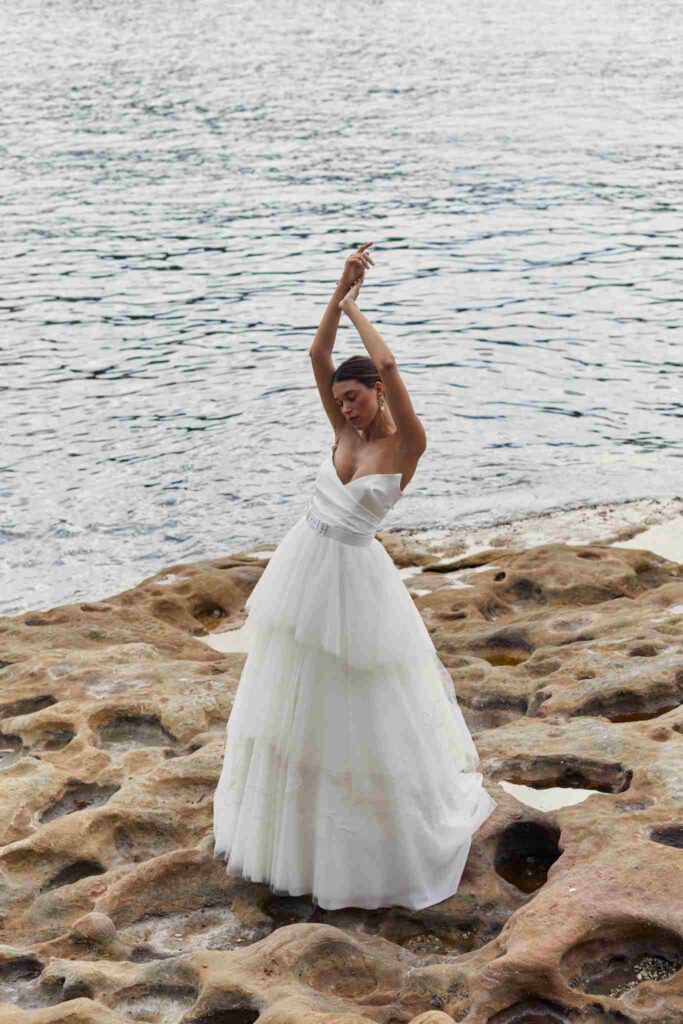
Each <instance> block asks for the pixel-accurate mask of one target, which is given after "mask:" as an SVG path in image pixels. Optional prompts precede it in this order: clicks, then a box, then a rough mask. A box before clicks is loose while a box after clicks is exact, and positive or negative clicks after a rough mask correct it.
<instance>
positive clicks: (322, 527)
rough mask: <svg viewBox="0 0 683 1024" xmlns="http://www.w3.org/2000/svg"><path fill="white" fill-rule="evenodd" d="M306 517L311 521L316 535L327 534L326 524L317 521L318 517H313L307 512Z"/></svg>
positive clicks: (311, 513)
mask: <svg viewBox="0 0 683 1024" xmlns="http://www.w3.org/2000/svg"><path fill="white" fill-rule="evenodd" d="M308 515H309V519H310V520H311V521H312V525H313V529H314V530H315V532H316V533H327V528H328V524H327V523H324V522H323V521H322V519H318V517H317V516H316V515H314V514H313V512H310V511H309V513H308Z"/></svg>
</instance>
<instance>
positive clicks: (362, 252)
mask: <svg viewBox="0 0 683 1024" xmlns="http://www.w3.org/2000/svg"><path fill="white" fill-rule="evenodd" d="M371 245H373V243H372V242H363V244H362V245H361V246H360V247H359V248H358V249H357V251H356V252H355V253H352V254H351V256H347V257H346V262H345V264H344V271H343V273H342V276H341V277H340V278H339V286H340V287H341V288H345V289H348V291H347V292H346V294H345V295H344V298H343V299H342V300H341V302H340V303H339V309H341V310H342V311H343V312H346V307H347V306H349V305H351V303H353V302H355V301H356V299H357V298H358V293H359V291H360V290H361V286H362V284H363V281H364V280H365V271H366V270H367V268H368V267H369V266H370V265H372V266H373V267H374V265H375V261H374V260H373V259H372V257H371V256H369V255H368V253H367V251H366V250H367V249H368V248H369V247H370V246H371Z"/></svg>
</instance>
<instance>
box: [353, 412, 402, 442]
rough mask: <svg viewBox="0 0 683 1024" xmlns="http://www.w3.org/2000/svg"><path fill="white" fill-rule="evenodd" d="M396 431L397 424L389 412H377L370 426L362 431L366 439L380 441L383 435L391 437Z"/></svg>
mask: <svg viewBox="0 0 683 1024" xmlns="http://www.w3.org/2000/svg"><path fill="white" fill-rule="evenodd" d="M395 433H396V424H395V423H394V421H393V420H392V418H391V413H389V412H380V411H378V412H377V415H376V416H375V418H374V420H372V422H371V423H370V426H369V427H366V428H365V430H362V431H361V434H362V435H363V439H364V440H365V441H380V440H381V439H382V438H383V437H391V435H392V434H395Z"/></svg>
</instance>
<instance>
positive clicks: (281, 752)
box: [214, 518, 496, 910]
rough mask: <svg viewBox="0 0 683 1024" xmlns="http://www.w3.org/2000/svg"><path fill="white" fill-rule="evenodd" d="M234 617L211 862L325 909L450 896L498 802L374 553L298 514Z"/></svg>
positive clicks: (434, 662) (416, 621)
mask: <svg viewBox="0 0 683 1024" xmlns="http://www.w3.org/2000/svg"><path fill="white" fill-rule="evenodd" d="M246 609H247V612H248V618H247V622H246V624H245V634H246V636H247V637H248V640H249V653H248V655H247V658H246V661H245V663H244V667H243V670H242V675H241V678H240V683H239V687H238V689H237V693H236V696H235V701H234V704H233V708H232V712H231V714H230V718H229V721H228V724H227V729H226V749H225V755H224V760H223V768H222V771H221V775H220V779H219V782H218V785H217V788H216V792H215V795H214V837H215V848H214V856H215V857H217V858H218V857H220V858H222V859H223V860H224V861H225V862H226V865H227V871H228V872H229V873H230V874H234V875H240V876H243V877H245V878H248V879H250V880H251V881H254V882H262V883H264V884H267V885H268V886H269V888H270V889H271V890H272V891H273V892H275V893H278V894H289V895H293V896H299V895H303V894H310V895H311V898H312V901H313V902H314V903H316V904H318V905H319V906H321V907H323V908H324V909H327V910H334V909H338V908H340V907H365V908H369V909H376V908H377V907H385V906H403V907H409V908H412V909H421V908H423V907H427V906H431V905H433V904H434V903H438V902H439V901H441V900H443V899H446V898H447V897H448V896H450V895H452V894H453V893H454V892H455V891H456V890H457V888H458V885H459V882H460V877H461V875H462V872H463V869H464V867H465V862H466V860H467V855H468V853H469V848H470V844H471V839H472V835H473V833H474V832H475V831H476V830H477V828H478V827H479V826H480V825H481V824H482V822H483V821H485V819H486V818H487V817H488V816H489V814H490V813H491V812H492V810H493V809H494V807H495V806H496V804H495V802H494V800H493V799H492V798H491V797H490V796H489V795H488V793H487V792H486V790H485V789H484V788H483V784H482V775H481V773H480V772H479V771H477V767H478V755H477V751H476V748H475V746H474V743H473V741H472V737H471V735H470V733H469V730H468V728H467V725H466V723H465V721H464V719H463V717H462V712H461V711H460V708H459V706H458V703H457V699H456V695H455V692H454V688H453V682H452V680H451V677H450V675H449V673H448V672H447V670H446V668H445V667H444V665H443V664H442V662H441V661H440V659H439V657H438V655H437V652H436V650H435V648H434V645H433V642H432V640H431V637H430V635H429V632H428V630H427V628H426V627H425V624H424V622H423V621H422V618H421V617H420V614H419V612H418V611H417V609H416V607H415V605H414V603H413V601H412V599H411V597H410V595H409V593H408V591H407V589H406V587H405V584H404V583H403V581H402V579H401V577H400V574H399V572H398V570H397V569H396V566H395V565H394V563H393V562H392V560H391V558H390V557H389V555H388V554H387V552H386V551H385V549H384V548H383V546H382V545H381V544H380V542H379V541H377V540H373V541H372V543H371V544H370V545H368V546H365V547H359V546H353V545H348V544H344V543H342V542H341V541H338V540H335V539H332V538H330V537H329V536H324V535H321V534H318V533H316V532H315V531H313V530H312V529H311V528H310V527H309V525H308V524H307V523H306V521H305V519H304V518H302V519H300V520H298V521H297V522H296V523H295V524H294V526H293V527H292V528H291V530H290V531H289V532H288V533H287V534H286V536H285V537H284V538H283V540H282V541H281V543H280V545H279V546H278V548H277V550H276V551H275V552H274V553H273V555H272V556H271V558H270V561H269V563H268V566H267V567H266V569H265V570H264V572H263V574H262V576H261V578H260V579H259V581H258V583H257V585H256V586H255V588H254V589H253V590H252V592H251V594H250V595H249V597H248V599H247V601H246Z"/></svg>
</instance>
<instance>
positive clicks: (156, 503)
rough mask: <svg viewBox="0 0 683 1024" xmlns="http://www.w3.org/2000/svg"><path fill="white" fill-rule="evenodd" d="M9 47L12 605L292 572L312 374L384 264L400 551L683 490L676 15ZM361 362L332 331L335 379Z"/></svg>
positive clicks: (385, 18) (333, 20)
mask: <svg viewBox="0 0 683 1024" xmlns="http://www.w3.org/2000/svg"><path fill="white" fill-rule="evenodd" d="M354 14H355V15H357V18H356V20H354V19H353V15H354ZM350 23H351V24H353V26H354V27H353V30H352V33H351V36H349V34H348V28H347V27H346V26H347V25H348V24H350ZM2 27H3V43H4V45H3V62H2V65H1V66H0V80H1V82H2V87H3V97H4V103H3V122H4V123H3V171H4V184H5V189H4V197H3V232H2V238H1V239H0V256H1V257H2V260H3V270H4V274H3V290H2V291H3V294H2V299H1V300H0V301H1V302H2V306H3V319H4V331H3V333H2V339H1V341H0V346H1V348H2V352H1V354H0V358H1V359H2V368H3V373H2V380H1V381H0V387H1V388H2V392H3V393H2V398H3V402H2V423H1V424H0V427H1V428H2V454H3V458H2V470H3V475H2V484H1V494H0V496H1V498H2V503H1V509H2V512H1V518H0V541H1V542H2V549H1V550H2V564H3V568H4V572H3V579H2V594H1V597H0V611H2V612H6V613H9V612H17V611H19V610H22V609H25V608H39V607H49V606H51V605H54V604H57V603H62V602H65V601H73V600H77V599H91V600H92V599H95V598H97V597H101V596H104V595H107V594H111V593H113V592H116V591H118V590H121V589H124V588H126V587H129V586H133V585H134V584H135V583H137V582H139V581H140V579H141V578H144V577H145V576H151V575H153V574H154V573H155V572H157V571H159V570H160V569H161V568H163V567H164V566H171V565H174V564H178V563H183V562H188V561H194V560H196V559H199V558H206V557H209V558H211V557H220V556H222V555H225V554H227V553H228V552H231V551H235V550H238V549H239V548H241V547H244V546H248V545H251V544H255V543H259V542H262V541H267V542H269V543H270V542H277V540H278V539H279V538H280V537H281V536H282V535H283V533H284V532H285V530H286V529H287V528H288V527H289V526H290V525H291V524H292V523H293V522H294V521H295V519H296V518H298V517H299V515H301V514H302V513H303V511H304V509H305V506H306V503H307V501H308V497H309V491H310V488H311V486H312V483H313V478H314V475H315V472H316V469H317V467H318V465H319V464H320V461H321V460H322V459H323V458H324V457H326V456H327V454H328V452H329V444H330V442H331V440H332V436H331V429H330V426H329V424H328V423H327V420H326V418H325V415H324V413H323V410H322V407H321V406H320V403H319V399H318V396H317V392H316V390H315V386H314V382H313V377H312V373H311V369H310V366H309V361H308V356H307V351H308V347H309V346H310V343H311V340H312V338H313V335H314V333H315V330H316V327H317V323H318V321H319V319H320V316H321V315H322V312H323V310H324V307H325V305H326V302H327V299H328V297H329V295H330V294H331V290H332V287H333V285H334V282H335V281H336V279H337V277H338V274H339V272H340V269H341V266H342V263H343V259H344V256H345V255H346V254H347V253H348V251H349V250H350V248H351V247H352V246H354V247H355V246H357V245H358V244H359V243H360V242H361V241H365V240H370V239H373V240H374V241H375V247H374V248H375V253H374V258H375V266H374V267H373V268H372V269H371V270H370V271H369V272H368V274H367V277H366V285H365V287H364V289H363V291H362V293H361V297H360V305H361V308H362V309H363V310H364V311H365V312H366V314H367V315H368V316H370V318H371V319H372V320H373V322H374V323H375V324H376V325H377V327H378V329H379V330H380V331H381V333H382V334H383V336H384V337H385V338H386V340H387V342H388V343H389V345H390V346H391V348H392V349H393V351H394V353H395V355H396V357H397V360H398V363H399V367H400V368H401V370H402V372H403V375H404V379H405V381H406V383H407V386H408V388H409V389H410V392H411V395H412V398H413V404H414V406H415V408H416V410H417V412H418V414H419V415H420V416H421V418H422V420H423V422H424V424H425V427H426V429H427V434H428V441H429V447H428V449H427V452H426V453H425V456H424V457H423V460H422V462H421V464H420V466H419V468H418V471H417V473H416V474H415V477H414V478H413V480H412V481H411V484H410V485H409V486H408V488H407V490H406V493H405V496H404V497H403V498H402V500H401V501H400V502H399V504H398V506H397V507H396V508H395V509H394V510H393V512H392V514H391V516H390V518H389V520H388V521H387V527H390V528H394V527H401V526H411V527H417V526H422V527H433V528H438V527H444V526H446V525H450V526H452V525H454V524H458V523H462V524H465V525H468V526H470V527H472V526H475V525H482V524H485V523H494V522H497V521H500V520H504V519H506V518H508V517H510V516H516V515H519V514H521V513H526V512H530V511H542V510H544V509H549V508H558V507H563V506H569V507H571V506H576V505H578V504H580V503H582V502H585V501H591V502H599V501H605V500H624V499H629V498H634V497H644V496H648V495H666V494H670V495H672V494H678V493H681V490H682V489H681V456H682V454H683V446H682V444H681V417H682V416H683V401H682V400H681V373H682V369H683V356H682V355H681V351H682V349H681V332H680V328H681V304H680V270H679V266H680V260H681V247H680V216H679V212H678V205H679V199H680V154H681V148H680V145H681V115H680V110H681V109H682V104H681V95H680V93H681V78H680V75H679V74H678V73H677V68H678V61H677V58H678V54H679V53H680V50H681V43H682V42H683V40H682V38H681V37H682V35H683V8H681V7H680V5H676V4H672V3H671V2H670V0H653V2H652V3H650V4H647V5H645V4H636V3H635V2H631V0H624V2H623V3H620V4H611V5H610V4H605V3H603V2H602V0H588V2H587V3H586V4H583V5H581V8H580V9H579V8H577V7H576V6H575V5H563V4H559V3H557V2H555V0H541V2H538V0H522V2H521V3H518V4H514V5H509V4H505V3H504V2H503V0H487V2H484V3H480V2H479V0H463V2H461V3H459V4H457V5H453V4H450V3H447V2H446V0H437V2H436V3H434V4H431V5H429V9H428V15H427V16H426V15H425V9H424V8H422V7H420V6H419V5H417V6H416V5H413V4H408V3H407V2H402V0H387V2H385V3H382V4H375V5H370V4H367V3H361V4H358V5H356V7H353V6H352V8H351V9H346V16H345V19H340V18H339V16H338V12H337V9H336V8H333V7H330V6H329V5H328V4H323V3H315V2H314V3H312V4H308V5H306V6H305V7H297V9H296V18H292V12H291V5H289V4H285V3H282V2H278V0H276V2H275V3H271V4H268V5H259V4H256V3H255V2H254V0H248V2H246V3H243V4H240V5H239V6H235V5H227V7H226V5H224V4H219V3H218V2H217V0H198V2H194V3H191V4H190V3H187V2H186V0H179V2H178V3H176V4H174V5H172V7H169V5H168V4H165V3H164V4H162V3H160V2H158V0H150V2H147V3H145V4H144V5H142V6H141V5H138V4H134V3H132V2H130V0H123V2H121V3H117V4H115V5H111V4H106V3H105V2H104V0H93V2H90V3H88V5H87V6H86V5H83V4H81V3H75V2H73V0H55V2H54V3H52V4H51V5H49V6H45V5H43V4H39V3H38V0H17V3H15V4H14V5H12V11H11V15H10V14H5V16H4V21H3V26H2ZM362 351H363V349H362V346H361V343H360V340H359V339H358V338H357V335H356V333H355V330H354V328H353V327H352V325H351V324H350V323H349V322H348V321H344V322H343V323H342V326H341V328H340V331H339V337H338V348H337V350H336V351H335V361H339V360H341V359H343V358H345V357H347V356H349V355H351V354H352V353H356V352H362Z"/></svg>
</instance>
